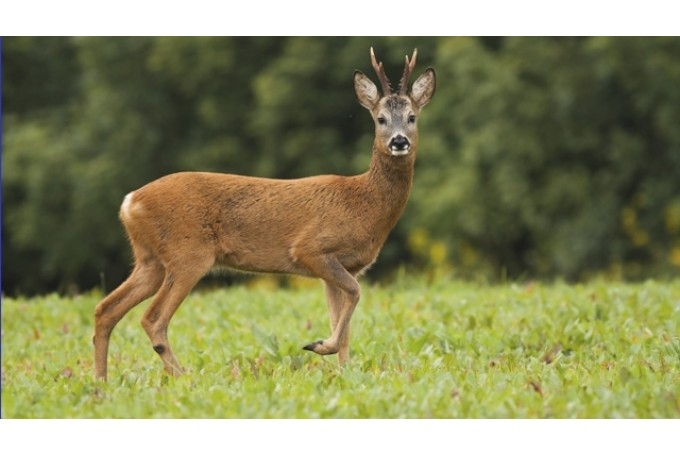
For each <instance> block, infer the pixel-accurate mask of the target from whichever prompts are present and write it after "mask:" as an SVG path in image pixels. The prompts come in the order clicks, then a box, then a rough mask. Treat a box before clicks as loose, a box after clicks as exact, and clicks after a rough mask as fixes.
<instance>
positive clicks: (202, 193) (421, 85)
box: [93, 50, 435, 379]
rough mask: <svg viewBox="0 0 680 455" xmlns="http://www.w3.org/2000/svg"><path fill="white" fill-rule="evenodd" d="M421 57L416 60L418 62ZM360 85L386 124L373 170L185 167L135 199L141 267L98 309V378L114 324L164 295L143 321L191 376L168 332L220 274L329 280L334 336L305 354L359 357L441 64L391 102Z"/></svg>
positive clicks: (171, 364)
mask: <svg viewBox="0 0 680 455" xmlns="http://www.w3.org/2000/svg"><path fill="white" fill-rule="evenodd" d="M371 53H372V50H371ZM414 60H415V55H414V58H413V59H412V60H411V66H413V65H414V64H415V61H414ZM407 62H408V59H407ZM380 69H382V66H381V68H380ZM379 76H380V77H381V79H382V78H383V77H384V74H383V75H379ZM354 79H355V91H356V95H357V97H358V99H359V102H360V103H361V104H362V105H363V106H364V107H366V108H367V109H369V110H370V111H371V115H372V116H373V119H374V121H375V124H376V137H375V142H374V144H373V156H372V160H371V165H370V168H369V170H368V172H366V173H364V174H361V175H357V176H351V177H343V176H336V175H320V176H314V177H308V178H303V179H297V180H275V179H265V178H257V177H244V176H238V175H230V174H217V173H207V172H182V173H177V174H172V175H168V176H165V177H163V178H160V179H158V180H156V181H153V182H151V183H149V184H147V185H145V186H144V187H142V188H140V189H138V190H136V191H133V192H132V193H130V194H128V195H127V196H126V198H125V200H124V202H123V205H122V206H121V211H120V217H121V220H122V222H123V224H124V226H125V228H126V230H127V233H128V236H129V240H130V244H131V246H132V250H133V252H134V256H135V266H134V269H133V271H132V273H131V274H130V276H129V277H128V279H127V280H126V281H125V282H123V283H122V284H121V285H120V286H119V287H118V288H117V289H115V290H114V291H113V292H111V293H110V294H109V295H108V296H106V297H105V298H104V299H103V300H102V301H101V302H100V303H99V304H98V305H97V308H96V309H95V334H94V337H93V342H94V346H95V376H96V377H97V378H101V379H106V375H107V353H108V345H109V339H110V336H111V332H112V331H113V328H114V327H115V325H116V324H117V323H118V321H120V319H122V317H123V316H124V315H125V314H126V313H127V312H128V311H129V310H130V309H131V308H133V307H134V306H135V305H137V304H138V303H140V302H141V301H143V300H145V299H147V298H149V297H151V296H152V295H155V297H154V299H153V301H152V303H151V305H150V306H149V308H148V309H147V311H146V312H145V314H144V316H143V318H142V326H143V327H144V330H145V331H146V333H147V335H148V336H149V338H150V339H151V342H152V346H153V348H154V350H155V351H156V352H157V353H158V354H159V355H160V357H161V359H162V361H163V363H164V365H165V369H166V370H167V371H168V372H170V373H171V374H180V373H181V371H182V368H181V367H180V365H179V363H178V362H177V359H176V358H175V356H174V355H173V353H172V351H171V349H170V344H169V342H168V338H167V327H168V324H169V322H170V319H171V318H172V316H173V314H174V313H175V311H176V310H177V308H178V307H179V305H180V304H181V303H182V301H183V300H184V298H185V297H186V296H187V294H188V293H189V292H190V291H191V289H192V288H193V287H194V286H195V285H196V283H198V281H199V280H200V279H201V278H202V277H203V276H204V275H205V274H206V273H208V272H209V271H210V270H211V269H213V268H215V267H227V268H231V269H236V270H242V271H249V272H266V273H285V274H298V275H304V276H310V277H318V278H321V279H322V280H323V281H324V284H325V288H326V298H327V303H328V308H329V313H330V320H331V329H332V334H331V336H330V338H328V339H326V340H322V341H317V342H315V343H311V344H309V345H307V346H305V349H307V350H310V351H314V352H316V353H318V354H322V355H325V354H335V353H338V357H339V361H340V363H341V364H342V363H344V362H346V361H347V360H348V359H349V323H350V319H351V316H352V313H353V311H354V308H355V307H356V304H357V302H358V301H359V294H360V288H359V283H358V282H357V279H356V277H357V276H358V275H360V274H361V273H362V272H363V271H364V270H366V269H367V268H368V267H369V266H370V265H371V264H372V263H373V262H374V261H375V259H376V257H377V256H378V253H379V251H380V248H381V247H382V245H383V243H384V242H385V240H386V238H387V235H388V234H389V232H390V231H391V230H392V228H393V227H394V225H395V224H396V222H397V220H398V219H399V217H400V216H401V214H402V212H403V210H404V207H405V205H406V202H407V200H408V196H409V193H410V190H411V184H412V180H413V167H414V163H415V157H416V149H417V145H418V133H417V128H416V124H415V120H414V119H415V117H414V116H417V115H418V113H419V111H420V108H422V107H423V106H424V105H425V104H427V103H428V102H429V101H430V99H431V97H432V95H433V94H434V88H435V76H434V70H432V69H428V70H427V71H426V72H425V73H423V75H422V76H421V77H420V78H419V79H418V80H417V81H416V82H415V83H414V89H413V91H412V93H411V94H409V95H405V94H403V95H402V94H392V93H387V94H384V96H382V97H381V96H380V95H379V94H378V92H377V88H376V87H375V85H374V84H373V83H372V82H371V81H370V80H369V79H368V78H367V77H366V76H364V75H363V74H362V73H361V72H359V71H357V72H356V73H355V77H354ZM404 83H406V81H405V82H404ZM416 87H417V89H416ZM379 119H380V120H379ZM396 137H399V139H397V140H396V142H395V138H396ZM400 143H401V144H400ZM404 143H406V144H410V146H406V147H404ZM395 144H396V145H395ZM404 149H405V151H404Z"/></svg>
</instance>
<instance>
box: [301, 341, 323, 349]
mask: <svg viewBox="0 0 680 455" xmlns="http://www.w3.org/2000/svg"><path fill="white" fill-rule="evenodd" d="M321 344H323V340H319V341H316V342H314V343H310V344H308V345H307V346H305V347H303V348H302V349H304V350H305V351H312V352H314V348H316V347H317V346H319V345H321Z"/></svg>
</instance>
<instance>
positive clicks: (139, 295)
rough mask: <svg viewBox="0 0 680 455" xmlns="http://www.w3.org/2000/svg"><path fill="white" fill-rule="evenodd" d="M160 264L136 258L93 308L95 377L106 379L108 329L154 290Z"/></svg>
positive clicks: (159, 281)
mask: <svg viewBox="0 0 680 455" xmlns="http://www.w3.org/2000/svg"><path fill="white" fill-rule="evenodd" d="M163 275H164V271H163V266H162V265H161V263H160V262H158V261H157V260H154V259H152V258H146V259H145V260H140V261H137V264H136V265H135V268H134V269H133V271H132V273H131V274H130V276H129V277H128V279H127V280H125V281H124V282H123V283H122V284H121V285H120V286H118V287H117V288H116V289H115V290H113V291H112V292H111V293H110V294H109V295H107V296H106V297H105V298H104V300H102V301H101V302H100V303H99V304H98V305H97V307H96V308H95V311H94V336H93V337H92V342H93V343H94V369H95V378H97V379H102V380H106V376H107V356H108V351H109V340H110V338H111V332H112V331H113V328H114V327H115V326H116V324H117V323H118V322H119V321H120V320H121V319H122V318H123V316H125V315H126V314H127V313H128V311H130V310H131V309H132V308H134V307H135V306H136V305H137V304H139V303H140V302H142V301H144V300H146V299H147V298H149V297H151V296H152V295H153V294H155V293H156V291H157V290H158V288H159V287H160V285H161V282H162V281H163Z"/></svg>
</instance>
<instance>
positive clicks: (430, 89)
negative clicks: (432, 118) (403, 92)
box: [411, 68, 436, 108]
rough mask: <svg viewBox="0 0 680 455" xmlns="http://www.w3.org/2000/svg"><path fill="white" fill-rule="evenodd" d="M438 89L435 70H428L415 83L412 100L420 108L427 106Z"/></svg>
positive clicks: (412, 89)
mask: <svg viewBox="0 0 680 455" xmlns="http://www.w3.org/2000/svg"><path fill="white" fill-rule="evenodd" d="M435 87H436V78H435V75H434V69H433V68H428V69H426V70H425V72H424V73H423V74H421V75H420V77H419V78H418V79H416V81H415V82H414V83H413V87H412V88H411V98H412V99H413V101H415V103H416V104H417V105H418V107H419V108H421V107H423V106H425V105H426V104H427V103H429V102H430V100H431V99H432V96H433V95H434V90H435Z"/></svg>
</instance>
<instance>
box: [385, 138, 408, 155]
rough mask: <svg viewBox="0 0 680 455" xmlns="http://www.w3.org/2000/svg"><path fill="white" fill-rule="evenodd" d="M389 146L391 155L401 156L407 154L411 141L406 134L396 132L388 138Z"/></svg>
mask: <svg viewBox="0 0 680 455" xmlns="http://www.w3.org/2000/svg"><path fill="white" fill-rule="evenodd" d="M389 147H390V153H391V154H392V156H403V155H406V154H408V151H409V148H411V141H409V140H408V138H407V137H406V136H402V135H401V134H397V135H396V136H394V137H393V138H392V139H390V143H389Z"/></svg>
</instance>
